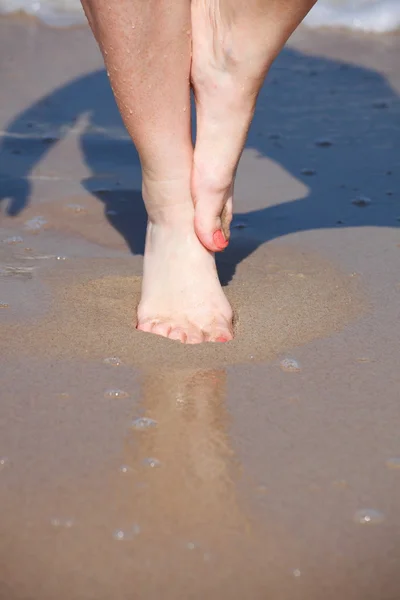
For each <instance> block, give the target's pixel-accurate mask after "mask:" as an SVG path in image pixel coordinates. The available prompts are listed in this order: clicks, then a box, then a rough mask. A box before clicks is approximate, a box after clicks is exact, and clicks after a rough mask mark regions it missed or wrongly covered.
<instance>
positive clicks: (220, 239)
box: [213, 229, 229, 250]
mask: <svg viewBox="0 0 400 600" xmlns="http://www.w3.org/2000/svg"><path fill="white" fill-rule="evenodd" d="M213 239H214V244H215V245H216V246H217V247H218V248H219V249H220V250H224V249H225V248H226V247H227V245H228V244H229V242H228V240H226V239H225V236H224V234H223V232H222V229H218V230H217V231H216V232H215V233H214V236H213Z"/></svg>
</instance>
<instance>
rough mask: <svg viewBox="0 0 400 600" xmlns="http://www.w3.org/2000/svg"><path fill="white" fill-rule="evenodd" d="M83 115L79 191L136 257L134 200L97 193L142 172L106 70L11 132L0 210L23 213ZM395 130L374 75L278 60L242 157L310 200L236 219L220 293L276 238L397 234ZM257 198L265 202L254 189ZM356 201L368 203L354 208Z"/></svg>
mask: <svg viewBox="0 0 400 600" xmlns="http://www.w3.org/2000/svg"><path fill="white" fill-rule="evenodd" d="M82 115H85V118H86V123H87V124H86V126H85V127H84V128H83V130H82V132H81V134H80V145H81V149H82V154H83V157H84V160H85V162H86V165H87V166H88V168H89V169H90V170H91V171H92V174H93V177H91V178H89V179H87V180H85V181H83V182H82V185H83V186H84V187H85V188H86V189H87V190H88V191H89V192H91V193H92V194H94V195H95V196H97V197H98V199H99V200H100V201H101V202H103V203H104V205H105V209H106V212H107V213H108V214H107V219H108V220H109V221H110V223H111V225H112V226H113V227H115V229H116V230H117V231H118V232H119V233H120V234H121V235H122V236H123V237H124V238H125V240H126V242H127V244H128V246H129V248H130V250H131V252H132V253H133V254H141V253H143V248H144V234H145V225H146V212H145V209H144V205H143V201H142V198H141V193H140V191H139V190H132V189H129V190H127V189H121V188H119V189H118V185H120V183H119V182H118V176H116V181H115V182H114V185H112V186H109V188H110V189H107V186H102V187H101V189H99V186H98V185H97V186H96V184H95V181H96V176H97V175H98V174H101V173H103V172H104V171H108V172H110V171H112V170H113V168H114V167H115V169H116V170H117V169H118V170H120V168H121V166H122V167H123V166H124V165H125V166H126V167H136V168H138V167H139V159H138V155H137V152H136V150H135V148H134V146H133V145H132V143H131V142H130V140H129V139H128V138H127V136H126V135H125V134H124V132H123V125H122V122H121V118H120V116H119V113H118V111H117V108H116V105H115V102H114V99H113V96H112V93H111V90H110V86H109V83H108V79H107V76H106V73H105V71H104V70H99V71H96V72H93V73H89V74H87V75H84V76H82V77H79V78H77V79H75V80H73V81H71V82H70V83H69V84H68V85H65V86H63V87H61V88H59V89H56V90H54V92H52V93H51V94H49V95H46V96H44V97H42V98H41V99H40V100H38V101H37V102H36V103H35V104H33V105H32V106H30V107H29V108H28V109H27V110H26V111H24V112H22V113H21V114H19V115H17V116H16V118H15V119H14V120H13V121H12V122H11V123H10V124H9V126H8V128H7V131H6V134H5V135H4V137H3V141H2V144H1V147H0V165H1V167H2V172H0V184H1V188H0V202H1V200H7V202H8V204H7V210H6V214H8V215H9V216H15V215H18V214H19V213H20V212H21V211H23V210H24V208H25V207H26V206H27V205H28V203H29V199H30V193H31V182H30V174H31V172H32V169H33V168H34V167H35V166H36V165H37V163H39V161H41V160H42V159H43V157H44V156H45V155H46V154H47V153H48V152H49V151H50V150H51V149H52V148H53V147H54V146H55V145H56V144H57V143H58V142H59V141H60V140H62V138H63V137H64V136H65V135H66V134H67V133H68V131H69V130H70V129H71V128H72V127H73V126H74V123H76V122H77V120H78V119H80V118H81V117H82ZM398 129H400V106H399V101H398V97H397V95H396V94H395V92H394V91H393V90H392V89H391V88H390V86H389V85H388V83H387V82H386V81H385V79H384V78H383V77H382V76H381V75H379V74H377V73H376V72H373V71H370V70H367V69H364V68H360V67H355V66H350V65H348V64H345V63H339V62H335V61H330V60H327V59H322V58H315V57H309V56H305V55H303V54H301V53H299V52H297V51H293V50H290V49H285V50H284V51H283V52H282V54H281V55H280V56H279V58H278V59H277V61H276V62H275V64H274V66H273V68H272V69H271V72H270V74H269V77H268V78H267V81H266V82H265V84H264V86H263V89H262V90H261V93H260V97H259V101H258V107H257V112H256V115H255V118H254V122H253V125H252V128H251V131H250V133H249V137H248V141H247V148H252V149H254V150H256V151H257V153H258V154H259V155H260V157H263V156H268V157H269V158H270V159H272V160H273V161H275V162H276V163H278V164H280V165H281V166H282V167H283V168H284V169H285V170H286V171H288V172H289V173H290V174H291V175H292V176H294V177H295V178H297V179H300V180H303V181H304V183H306V184H307V186H308V189H309V193H308V195H307V196H306V197H304V198H300V199H295V200H291V201H288V202H281V203H279V204H275V205H270V206H268V198H267V197H266V200H265V204H266V205H267V206H266V208H263V209H261V210H255V211H250V212H246V213H241V214H236V215H235V219H234V222H233V236H232V243H231V245H230V248H229V249H228V250H227V251H226V252H225V253H224V255H223V257H222V259H221V258H220V259H219V271H220V276H221V280H222V282H223V283H224V284H226V283H228V282H229V281H230V279H231V278H232V276H233V274H234V272H235V269H236V265H237V264H238V263H240V262H241V261H242V260H243V259H244V258H245V257H246V256H248V255H249V254H251V253H252V252H254V251H255V250H256V248H257V247H258V246H259V245H260V244H263V243H265V242H267V241H269V240H272V239H274V238H277V237H280V236H285V235H288V234H291V233H294V232H298V231H305V230H311V229H330V228H335V227H365V226H379V227H398V226H399V225H400V223H399V220H398V217H399V216H400V215H399V210H400V207H399V202H398V199H397V198H396V196H395V195H394V194H393V183H394V178H395V173H394V168H395V164H396V156H398V153H399V146H400V141H399V140H400V136H399V135H396V133H397V131H396V130H398ZM114 132H119V134H118V135H115V134H114ZM121 132H122V135H121ZM259 194H260V195H261V196H262V195H263V194H265V195H266V196H267V192H266V191H264V190H263V189H260V190H259ZM357 194H364V195H367V196H368V197H370V198H371V199H372V202H371V203H370V204H368V205H367V206H357V205H355V204H353V203H352V200H353V199H354V198H355V197H356V196H357ZM110 211H111V214H109V213H110ZM114 213H116V214H114ZM236 228H249V234H250V235H249V236H247V235H245V238H246V243H244V244H243V243H240V242H239V241H238V240H239V237H240V236H238V235H235V230H236ZM244 233H246V232H244Z"/></svg>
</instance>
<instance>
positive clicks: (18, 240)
mask: <svg viewBox="0 0 400 600" xmlns="http://www.w3.org/2000/svg"><path fill="white" fill-rule="evenodd" d="M23 241H24V240H23V239H22V237H21V236H19V235H12V236H10V237H8V238H4V240H3V242H4V244H21V243H22V242H23Z"/></svg>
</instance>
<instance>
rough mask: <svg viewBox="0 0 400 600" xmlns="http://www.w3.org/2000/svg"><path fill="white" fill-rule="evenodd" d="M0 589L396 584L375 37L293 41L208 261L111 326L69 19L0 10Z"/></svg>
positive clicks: (136, 261)
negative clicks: (155, 317)
mask: <svg viewBox="0 0 400 600" xmlns="http://www.w3.org/2000/svg"><path fill="white" fill-rule="evenodd" d="M0 34H1V35H0V50H1V56H2V59H1V71H2V73H1V74H2V95H1V99H0V130H1V140H0V209H1V212H0V218H1V221H0V355H1V359H2V360H1V364H0V380H1V388H0V389H1V391H0V397H1V419H0V503H1V507H2V510H1V517H0V598H1V599H3V598H4V600H17V599H22V598H24V599H26V598H29V599H31V600H47V599H49V600H50V599H53V598H59V599H60V600H64V599H65V600H67V599H68V600H72V599H74V600H75V599H79V598H82V599H85V600H86V599H90V598H93V599H96V600H101V599H103V598H104V600H106V599H107V600H108V599H109V598H115V599H116V600H119V599H121V600H122V599H125V598H126V599H128V598H129V599H131V598H143V599H146V600H147V599H149V600H152V599H153V598H158V597H160V596H163V597H164V598H166V599H168V600H169V599H171V600H175V599H177V598H188V599H189V598H196V599H197V598H199V599H200V598H205V597H207V598H216V599H217V598H218V599H220V598H224V597H225V596H226V597H230V598H238V599H242V598H260V599H261V598H262V599H264V598H269V597H271V598H277V599H282V600H286V599H288V600H289V599H290V600H292V599H299V600H303V599H304V600H305V599H307V600H309V599H314V598H315V599H320V598H326V599H327V600H329V599H330V598H332V599H335V600H336V599H337V598H340V597H343V598H346V599H349V600H352V599H354V600H369V599H371V600H375V599H376V600H389V599H393V600H394V599H396V600H397V598H398V597H399V595H400V576H399V574H398V568H397V564H398V553H399V550H398V540H399V536H400V518H399V510H398V498H399V494H400V440H399V435H398V423H399V418H400V408H399V400H400V398H399V389H400V375H399V369H398V364H399V342H398V340H399V333H400V329H399V327H400V325H399V323H400V308H399V307H400V275H399V268H398V265H399V260H400V231H399V227H400V201H399V194H400V158H399V156H400V152H399V150H400V148H399V139H400V137H399V131H400V105H399V96H398V94H399V93H400V65H399V64H398V52H399V49H400V38H398V37H396V36H387V37H371V36H355V35H348V34H343V33H331V32H326V31H325V32H313V33H310V32H305V31H304V30H300V31H299V32H298V33H297V34H296V35H295V36H294V37H293V39H292V40H291V41H290V43H289V45H288V47H287V48H286V50H285V51H284V53H283V54H282V55H281V57H280V58H279V59H278V61H277V62H276V64H275V66H274V68H273V70H272V72H271V74H270V75H269V78H268V80H267V82H266V84H265V86H264V89H263V91H262V93H261V95H260V100H259V105H258V110H257V114H256V117H255V121H254V125H253V127H252V130H251V131H250V135H249V141H248V147H247V148H246V150H245V153H244V156H243V160H242V163H241V166H240V169H239V174H238V182H237V199H236V214H235V219H234V223H233V229H232V242H231V246H230V248H229V250H227V251H226V252H225V253H224V254H223V255H222V256H221V257H220V258H219V272H220V277H221V280H222V282H223V283H224V285H225V286H226V293H227V295H228V296H229V298H230V300H231V302H232V304H233V307H234V310H235V329H236V339H235V341H234V342H232V343H230V344H226V345H204V346H202V347H190V348H187V347H183V346H180V345H179V344H176V343H173V342H170V341H167V340H163V339H158V338H153V337H151V336H147V335H145V334H142V333H140V332H137V331H136V330H135V328H134V325H135V305H136V304H137V301H138V297H139V293H140V283H141V279H140V277H141V267H142V252H143V241H144V227H145V212H144V208H143V203H142V200H141V196H140V170H139V164H138V159H137V154H136V152H135V150H134V148H133V147H132V145H131V143H130V141H129V139H128V137H127V134H126V132H125V130H124V128H123V126H122V124H121V121H120V119H119V117H118V113H117V111H116V108H115V105H114V102H113V99H112V97H111V94H110V91H109V88H108V82H107V79H106V77H105V74H104V70H103V68H102V63H101V59H100V56H99V53H98V50H97V48H96V46H95V44H94V42H93V40H92V38H91V35H90V34H89V32H88V30H87V29H85V28H81V29H76V30H69V31H59V30H57V31H54V30H51V29H48V28H45V27H43V26H40V25H38V24H36V23H35V22H33V21H31V20H23V19H20V20H19V19H3V20H0Z"/></svg>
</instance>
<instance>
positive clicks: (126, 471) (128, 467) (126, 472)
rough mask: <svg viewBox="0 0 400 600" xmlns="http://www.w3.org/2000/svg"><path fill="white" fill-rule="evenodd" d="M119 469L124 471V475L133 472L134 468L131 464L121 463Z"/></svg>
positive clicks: (121, 471)
mask: <svg viewBox="0 0 400 600" xmlns="http://www.w3.org/2000/svg"><path fill="white" fill-rule="evenodd" d="M118 471H119V472H120V473H122V475H129V473H133V469H132V467H130V466H129V465H121V466H120V467H119V469H118Z"/></svg>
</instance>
